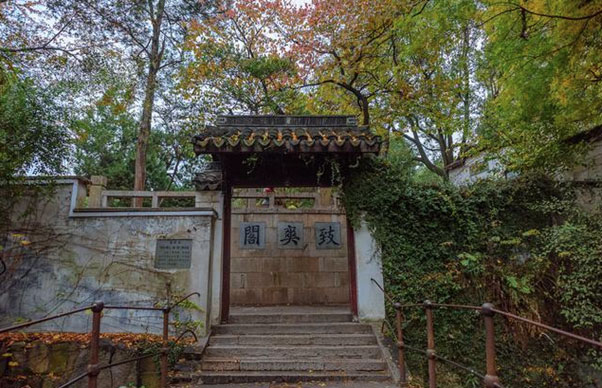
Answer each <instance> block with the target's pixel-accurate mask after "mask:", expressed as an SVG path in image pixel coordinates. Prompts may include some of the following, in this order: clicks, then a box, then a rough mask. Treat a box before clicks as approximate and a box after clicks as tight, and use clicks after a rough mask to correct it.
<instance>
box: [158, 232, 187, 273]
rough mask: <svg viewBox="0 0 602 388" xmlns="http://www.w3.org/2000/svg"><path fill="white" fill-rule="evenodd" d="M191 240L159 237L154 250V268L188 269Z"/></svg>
mask: <svg viewBox="0 0 602 388" xmlns="http://www.w3.org/2000/svg"><path fill="white" fill-rule="evenodd" d="M191 257H192V240H182V239H159V240H157V248H156V250H155V268H158V269H189V268H190V259H191Z"/></svg>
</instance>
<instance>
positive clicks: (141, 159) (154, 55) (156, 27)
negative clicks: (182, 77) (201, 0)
mask: <svg viewBox="0 0 602 388" xmlns="http://www.w3.org/2000/svg"><path fill="white" fill-rule="evenodd" d="M164 8H165V0H159V1H158V3H157V11H156V13H155V14H154V15H152V0H149V11H151V15H152V16H151V22H152V25H153V36H152V38H151V51H150V54H149V66H148V75H147V77H146V86H145V90H144V103H143V105H142V117H141V118H140V126H139V128H138V141H137V143H136V166H135V175H134V190H144V189H145V183H146V152H147V150H148V140H149V138H150V131H151V120H152V115H153V104H154V102H155V90H156V87H157V74H158V73H159V68H160V66H161V59H162V57H163V50H164V48H165V46H164V44H165V43H164V44H163V47H161V41H160V38H161V23H162V21H163V10H164ZM134 206H135V207H141V206H142V198H136V199H135V200H134Z"/></svg>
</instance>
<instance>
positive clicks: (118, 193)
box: [100, 190, 202, 208]
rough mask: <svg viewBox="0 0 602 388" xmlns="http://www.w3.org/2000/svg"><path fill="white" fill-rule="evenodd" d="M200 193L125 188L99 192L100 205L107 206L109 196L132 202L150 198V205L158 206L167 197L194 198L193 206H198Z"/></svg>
mask: <svg viewBox="0 0 602 388" xmlns="http://www.w3.org/2000/svg"><path fill="white" fill-rule="evenodd" d="M201 195H202V193H200V192H198V191H127V190H103V191H102V192H101V193H100V207H102V208H107V207H110V206H109V199H110V198H120V199H124V198H128V199H131V201H132V204H133V203H134V200H136V199H144V198H150V199H151V207H152V208H158V207H160V206H161V201H162V200H164V199H167V198H170V199H194V203H195V204H194V207H199V203H200V202H201Z"/></svg>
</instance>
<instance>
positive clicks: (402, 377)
mask: <svg viewBox="0 0 602 388" xmlns="http://www.w3.org/2000/svg"><path fill="white" fill-rule="evenodd" d="M394 307H395V316H396V318H397V319H396V325H397V351H398V362H399V386H400V387H401V388H405V387H407V386H408V382H407V380H406V376H407V375H406V359H405V350H404V343H403V329H402V323H403V315H402V312H401V303H395V304H394Z"/></svg>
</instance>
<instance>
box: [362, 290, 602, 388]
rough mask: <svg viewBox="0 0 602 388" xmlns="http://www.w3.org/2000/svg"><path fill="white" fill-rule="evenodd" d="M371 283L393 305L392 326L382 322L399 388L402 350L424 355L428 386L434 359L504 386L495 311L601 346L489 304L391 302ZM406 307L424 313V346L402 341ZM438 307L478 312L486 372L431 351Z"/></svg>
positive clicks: (493, 387) (403, 383) (491, 385)
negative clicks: (390, 339)
mask: <svg viewBox="0 0 602 388" xmlns="http://www.w3.org/2000/svg"><path fill="white" fill-rule="evenodd" d="M371 280H372V282H373V283H374V284H376V286H377V287H378V288H379V289H380V290H381V291H382V292H383V293H384V295H385V297H386V298H387V300H388V301H389V302H390V303H391V304H392V305H393V307H394V308H395V328H394V329H393V328H392V327H391V325H390V323H389V322H388V321H386V320H385V322H386V323H387V324H388V325H389V327H390V330H391V332H392V333H393V336H394V337H396V342H397V349H398V368H399V375H400V380H399V385H400V387H402V388H405V387H407V386H408V385H407V384H408V380H407V378H408V375H407V371H406V362H405V350H406V349H407V350H410V351H413V352H416V353H421V354H424V355H425V357H426V358H427V362H428V379H429V380H428V382H429V388H436V386H437V373H436V363H437V361H442V362H444V363H446V364H449V365H452V366H454V367H456V368H459V369H462V370H464V371H466V372H468V373H470V374H472V375H474V376H477V377H478V378H480V379H481V380H482V381H483V384H484V385H485V387H487V388H504V386H503V385H502V384H501V382H500V379H499V377H498V375H497V368H496V362H495V355H496V352H495V328H494V316H495V315H496V314H499V315H501V316H504V317H506V318H508V319H513V320H516V321H519V322H523V323H526V324H529V325H532V326H536V327H539V328H542V329H545V330H548V331H551V332H554V333H557V334H560V335H563V336H565V337H569V338H572V339H575V340H578V341H581V342H584V343H587V344H589V345H593V346H597V347H599V348H602V342H598V341H595V340H592V339H590V338H586V337H582V336H579V335H577V334H573V333H570V332H567V331H564V330H561V329H557V328H555V327H552V326H549V325H546V324H543V323H541V322H536V321H532V320H530V319H527V318H523V317H521V316H518V315H514V314H511V313H509V312H507V311H503V310H498V309H496V308H495V307H494V306H493V304H491V303H484V304H483V305H481V306H471V305H461V304H446V303H432V302H431V301H428V300H426V301H424V302H423V303H410V304H401V303H398V302H395V301H394V299H393V298H392V297H391V295H389V293H387V292H386V291H385V289H384V288H383V287H382V286H381V285H380V284H379V283H378V282H377V281H376V280H374V279H371ZM408 308H423V309H424V311H425V315H426V332H427V347H426V350H425V349H419V348H415V347H412V346H409V345H407V344H406V343H405V342H404V337H403V310H404V309H408ZM438 308H449V309H456V310H472V311H478V312H480V314H481V316H482V317H483V321H484V325H485V365H486V371H485V374H484V375H483V374H482V373H479V372H477V371H475V370H474V369H472V368H470V367H467V366H465V365H461V364H459V363H457V362H455V361H452V360H449V359H447V358H445V357H442V356H440V355H438V354H437V353H436V351H435V329H434V317H433V310H434V309H438Z"/></svg>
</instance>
